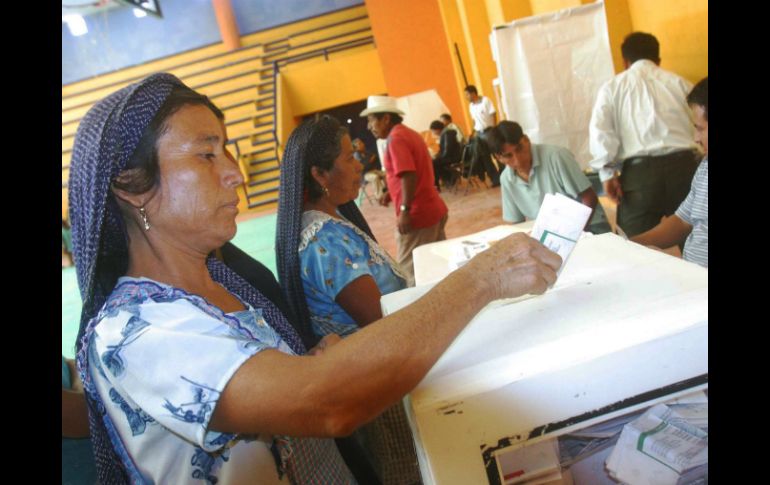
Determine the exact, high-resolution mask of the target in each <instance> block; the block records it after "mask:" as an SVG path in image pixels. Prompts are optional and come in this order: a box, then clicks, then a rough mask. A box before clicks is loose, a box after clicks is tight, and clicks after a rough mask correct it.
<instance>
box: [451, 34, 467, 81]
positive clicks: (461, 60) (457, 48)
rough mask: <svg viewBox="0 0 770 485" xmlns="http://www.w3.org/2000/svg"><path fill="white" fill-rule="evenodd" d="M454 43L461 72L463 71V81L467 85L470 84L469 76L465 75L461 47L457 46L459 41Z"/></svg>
mask: <svg viewBox="0 0 770 485" xmlns="http://www.w3.org/2000/svg"><path fill="white" fill-rule="evenodd" d="M454 44H455V54H457V62H459V63H460V72H462V73H463V82H464V83H465V85H466V86H467V85H468V77H467V76H466V75H465V67H464V66H463V58H462V57H460V48H459V47H457V42H455V43H454Z"/></svg>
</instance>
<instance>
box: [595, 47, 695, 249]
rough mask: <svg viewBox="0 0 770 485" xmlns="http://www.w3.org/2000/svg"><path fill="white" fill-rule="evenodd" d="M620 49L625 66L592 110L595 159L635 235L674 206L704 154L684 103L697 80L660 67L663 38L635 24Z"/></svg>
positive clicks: (620, 221) (622, 220)
mask: <svg viewBox="0 0 770 485" xmlns="http://www.w3.org/2000/svg"><path fill="white" fill-rule="evenodd" d="M621 52H622V54H623V62H624V64H625V67H626V70H625V71H623V72H622V73H620V74H618V75H616V76H615V77H614V78H612V79H611V80H609V81H608V82H607V83H605V84H604V85H603V86H602V87H601V88H600V89H599V94H598V96H597V99H596V104H595V105H594V108H593V113H592V115H591V123H590V126H589V138H590V140H589V141H590V150H591V155H592V156H593V160H591V162H590V165H591V167H593V169H594V170H596V171H597V172H599V178H600V180H601V181H602V182H603V183H604V190H605V192H606V193H607V195H608V196H609V197H610V198H611V199H612V200H613V201H614V202H616V203H618V210H617V222H618V226H620V227H621V228H622V229H623V231H625V233H626V234H628V236H635V235H637V234H640V233H642V232H644V231H647V230H649V229H651V228H653V227H655V226H656V225H657V224H658V223H659V222H660V220H661V218H662V217H663V216H670V215H671V214H673V213H674V211H676V209H677V208H678V207H679V204H680V203H681V202H682V201H683V200H684V198H685V197H686V196H687V193H688V192H689V190H690V183H691V181H692V178H693V175H694V174H695V170H696V168H697V167H698V162H699V160H700V154H699V153H698V152H697V151H696V150H697V145H696V144H695V142H694V141H693V122H692V118H691V115H690V111H689V109H688V105H687V94H688V93H689V92H690V90H691V89H692V84H691V83H690V82H689V81H687V80H685V79H683V78H681V77H679V76H677V75H676V74H674V73H671V72H668V71H666V70H664V69H661V68H660V67H659V64H660V47H659V45H658V40H657V39H656V38H655V37H654V36H653V35H651V34H647V33H644V32H634V33H631V34H629V35H628V36H627V37H626V38H625V40H624V41H623V44H622V45H621Z"/></svg>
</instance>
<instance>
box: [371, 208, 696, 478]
mask: <svg viewBox="0 0 770 485" xmlns="http://www.w3.org/2000/svg"><path fill="white" fill-rule="evenodd" d="M531 226H532V222H527V223H524V224H519V225H515V226H510V225H507V226H498V227H495V228H492V229H489V230H487V231H482V232H481V233H477V234H472V235H468V236H463V237H461V238H456V239H453V240H449V241H443V242H439V243H434V244H429V245H425V246H421V247H419V248H417V249H416V250H415V252H414V262H415V276H416V280H417V284H418V286H417V287H415V288H408V289H405V290H402V291H399V292H396V293H392V294H389V295H386V296H384V297H383V298H382V307H383V311H384V313H386V314H389V313H393V312H395V311H397V310H398V309H400V308H402V307H403V306H405V305H407V304H409V303H411V302H412V301H414V300H415V299H417V298H419V297H420V296H421V295H423V294H424V293H425V292H426V291H428V289H430V287H432V286H433V284H435V283H436V282H437V281H439V280H440V279H442V278H443V277H444V276H446V275H447V274H448V273H449V272H450V271H451V264H450V260H451V258H452V254H454V252H455V251H457V248H458V247H459V246H461V245H463V244H470V243H475V242H478V241H480V240H487V241H489V240H496V239H500V238H502V237H504V236H505V235H508V234H510V233H512V232H514V231H527V230H529V229H530V228H531ZM707 344H708V270H707V269H705V268H702V267H700V266H697V265H695V264H692V263H689V262H686V261H683V260H681V259H678V258H675V257H672V256H670V255H668V254H665V253H662V252H658V251H654V250H651V249H648V248H645V247H643V246H640V245H638V244H635V243H631V242H629V241H626V240H624V239H622V238H620V237H619V236H616V235H614V234H609V233H608V234H602V235H598V236H593V235H585V236H584V237H583V238H581V239H580V240H579V242H578V243H577V246H576V247H575V249H574V251H573V252H572V254H571V256H570V257H569V260H568V262H567V264H566V265H565V266H564V269H563V271H562V272H561V274H560V276H559V279H558V281H557V283H556V284H555V285H554V287H553V288H551V289H549V290H548V291H547V292H546V293H545V294H543V295H539V296H524V297H521V298H518V299H513V300H501V301H495V302H492V303H490V304H489V305H488V306H487V307H486V308H485V309H483V310H482V311H481V312H480V313H479V314H478V315H477V316H476V317H475V318H474V319H473V321H472V322H471V323H470V324H469V325H468V326H467V327H466V328H465V330H463V332H462V333H461V334H460V335H459V336H458V337H457V339H456V340H455V342H454V343H453V344H452V345H451V346H450V347H449V349H448V350H447V351H446V353H445V354H444V355H443V356H442V357H441V358H440V359H439V361H438V362H437V363H436V365H435V366H434V367H433V368H432V369H431V371H430V372H429V373H428V375H427V376H426V377H425V378H424V379H423V380H422V382H420V384H419V385H418V386H417V387H416V388H415V389H414V390H413V392H412V393H411V394H410V395H409V396H407V398H406V399H405V404H406V408H407V415H408V416H409V419H410V426H411V428H412V431H413V433H414V437H415V443H416V445H417V451H418V457H419V460H420V468H421V471H422V476H423V481H424V482H425V483H426V484H441V485H447V484H458V485H460V484H462V485H465V484H487V483H489V484H497V483H502V482H501V481H500V479H499V474H498V465H499V464H498V458H499V457H500V456H501V453H502V451H503V450H510V449H512V447H516V446H519V447H520V446H523V445H531V444H536V443H538V442H544V441H546V440H550V439H553V438H554V437H557V436H559V435H563V434H565V433H568V432H572V431H574V430H577V429H582V428H585V427H587V426H589V425H592V424H595V423H598V422H602V421H605V420H607V419H609V418H612V417H615V416H618V415H622V414H627V413H629V412H630V411H635V410H639V409H642V408H647V407H649V406H651V405H653V404H656V403H659V402H663V401H668V400H670V399H672V398H675V397H678V396H684V395H687V394H691V393H693V392H694V391H697V390H702V389H705V388H706V387H707V385H708V348H707ZM505 483H509V482H507V481H506V482H505Z"/></svg>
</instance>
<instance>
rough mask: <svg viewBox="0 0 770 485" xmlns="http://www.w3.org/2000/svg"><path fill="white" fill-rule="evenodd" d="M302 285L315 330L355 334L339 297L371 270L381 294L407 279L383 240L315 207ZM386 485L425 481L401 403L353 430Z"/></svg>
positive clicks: (303, 247)
mask: <svg viewBox="0 0 770 485" xmlns="http://www.w3.org/2000/svg"><path fill="white" fill-rule="evenodd" d="M299 257H300V265H301V266H300V267H301V272H302V284H303V286H304V288H305V299H306V300H307V305H308V310H309V311H310V319H311V322H312V324H313V331H314V332H315V333H316V335H318V336H324V335H327V334H329V333H332V332H333V333H336V334H338V335H342V336H346V335H350V334H352V333H354V332H356V331H357V330H359V329H360V327H359V326H358V325H357V324H356V322H355V320H353V318H352V317H351V316H350V315H349V314H348V313H347V312H346V311H345V310H344V309H343V308H342V307H341V306H340V305H338V304H337V302H336V301H335V298H336V297H337V294H339V292H340V291H342V289H343V288H345V287H346V286H347V285H348V284H350V283H351V282H352V281H353V280H355V279H356V278H360V277H361V276H364V275H370V276H371V277H372V278H374V281H375V282H376V283H377V287H378V288H379V290H380V293H381V294H383V295H387V294H388V293H392V292H394V291H398V290H401V289H403V288H406V278H405V276H404V275H403V274H402V273H401V271H400V270H399V267H398V263H396V262H395V261H394V260H393V259H392V258H391V257H390V256H389V255H388V253H386V252H385V251H384V250H383V249H382V248H381V247H380V245H379V244H377V243H376V242H375V241H373V240H372V239H371V238H370V237H369V236H368V235H367V234H366V233H364V232H363V231H361V230H360V229H359V228H358V227H356V226H355V225H353V224H351V223H350V222H348V221H347V220H345V219H336V218H334V217H331V216H330V215H329V214H326V213H325V212H320V211H315V210H310V211H305V212H304V213H303V214H302V232H301V233H300V246H299ZM354 436H355V438H356V439H357V440H358V441H359V442H360V443H361V444H362V445H363V447H364V451H365V452H366V453H367V455H368V458H369V460H370V461H371V463H372V465H373V466H374V469H375V471H376V472H377V474H378V475H379V478H380V481H381V482H382V484H383V485H404V484H416V483H421V482H420V471H419V467H418V464H417V454H416V451H415V447H414V442H413V438H412V433H411V431H410V430H409V424H408V422H407V419H406V414H405V412H404V407H403V405H402V404H401V403H398V404H396V405H394V406H391V407H390V408H388V409H386V410H385V411H384V412H383V413H382V414H381V415H380V416H378V417H377V418H375V419H374V421H372V422H370V423H368V424H366V425H364V426H363V427H362V428H360V429H359V430H358V431H356V432H355V433H354Z"/></svg>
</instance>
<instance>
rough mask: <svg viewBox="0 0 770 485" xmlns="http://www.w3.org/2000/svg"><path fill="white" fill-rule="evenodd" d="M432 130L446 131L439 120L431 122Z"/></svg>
mask: <svg viewBox="0 0 770 485" xmlns="http://www.w3.org/2000/svg"><path fill="white" fill-rule="evenodd" d="M430 129H431V130H443V129H444V123H442V122H440V121H439V120H433V121H431V122H430Z"/></svg>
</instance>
